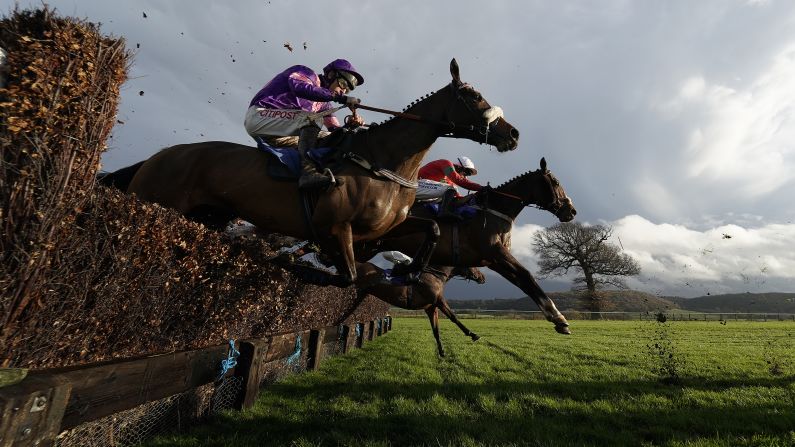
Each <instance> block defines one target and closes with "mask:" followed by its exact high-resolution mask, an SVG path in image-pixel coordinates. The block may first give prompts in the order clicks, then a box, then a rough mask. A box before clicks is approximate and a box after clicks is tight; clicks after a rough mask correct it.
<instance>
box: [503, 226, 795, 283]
mask: <svg viewBox="0 0 795 447" xmlns="http://www.w3.org/2000/svg"><path fill="white" fill-rule="evenodd" d="M607 225H610V226H612V227H613V238H612V241H611V242H612V243H614V244H616V245H620V246H621V247H623V249H624V252H625V253H627V254H629V255H630V256H632V257H633V258H634V259H635V260H637V261H638V262H639V263H640V265H641V274H640V275H639V276H638V277H635V278H629V281H628V283H629V286H630V287H631V288H633V289H636V290H643V291H646V292H649V293H655V294H660V295H681V296H697V295H705V294H708V293H712V294H716V293H732V292H747V291H750V292H763V291H795V251H793V250H792V248H793V247H795V224H770V225H764V226H760V227H754V228H746V227H741V226H738V225H723V226H719V227H714V228H710V229H707V230H703V231H697V230H693V229H690V228H687V227H685V226H683V225H672V224H667V223H654V222H651V221H649V220H647V219H645V218H643V217H641V216H637V215H632V216H626V217H624V218H622V219H618V220H616V221H614V222H610V223H607ZM541 229H542V227H539V226H537V225H524V226H520V227H518V228H515V229H514V244H513V249H512V251H513V253H514V255H515V256H516V257H517V258H518V259H519V260H520V261H521V262H523V263H525V265H526V266H528V267H529V266H534V267H535V266H536V265H537V257H536V255H535V253H534V252H533V251H532V249H531V248H530V247H531V245H532V238H533V235H534V234H535V232H537V231H540V230H541ZM531 270H532V269H531ZM571 278H573V275H571V276H569V277H568V279H569V280H570V279H571Z"/></svg>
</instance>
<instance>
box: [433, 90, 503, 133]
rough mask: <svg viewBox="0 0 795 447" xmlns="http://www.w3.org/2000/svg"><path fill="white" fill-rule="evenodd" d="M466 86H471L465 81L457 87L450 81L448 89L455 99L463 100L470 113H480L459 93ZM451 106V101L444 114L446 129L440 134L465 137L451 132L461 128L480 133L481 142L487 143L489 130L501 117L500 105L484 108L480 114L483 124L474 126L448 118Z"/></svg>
mask: <svg viewBox="0 0 795 447" xmlns="http://www.w3.org/2000/svg"><path fill="white" fill-rule="evenodd" d="M467 87H469V88H471V87H470V85H469V84H465V83H462V84H461V85H459V86H457V87H456V85H455V84H454V83H452V82H451V83H450V90H451V91H452V92H453V96H454V97H455V99H456V100H459V101H461V102H463V103H464V107H466V109H467V110H468V111H469V112H470V113H472V114H473V115H477V114H478V113H480V111H479V110H476V109H474V108H472V106H471V105H470V104H469V103H468V102H467V100H466V98H464V95H462V94H461V89H464V88H467ZM452 108H453V103H451V104H450V107H448V109H447V112H446V116H448V122H447V124H446V127H447V130H446V132H445V134H443V135H442V136H443V137H448V138H466V137H459V136H457V135H454V134H453V132H455V131H456V130H463V131H469V132H472V133H474V134H476V135H482V136H483V141H482V143H486V144H488V141H489V131H490V130H491V129H492V127H493V126H496V124H497V121H498V120H499V119H501V118H503V112H502V108H501V107H489V108H488V109H486V110H484V111H483V112H482V114H481V116H482V117H483V119H484V120H485V123H484V124H483V125H480V126H476V125H474V124H470V125H468V126H462V125H460V124H455V123H454V122H453V121H452V120H451V119H449V116H450V111H451V110H452ZM475 141H477V140H475ZM479 143H480V141H479Z"/></svg>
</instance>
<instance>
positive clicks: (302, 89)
mask: <svg viewBox="0 0 795 447" xmlns="http://www.w3.org/2000/svg"><path fill="white" fill-rule="evenodd" d="M287 84H288V85H289V86H290V90H292V92H293V93H294V94H295V96H297V97H299V98H303V99H309V100H311V101H320V102H329V101H333V100H334V94H333V93H331V90H329V89H326V88H323V87H319V86H317V85H313V84H312V83H311V82H307V81H306V80H304V79H303V78H302V77H301V76H296V73H294V74H293V75H291V76H290V77H289V78H288V79H287Z"/></svg>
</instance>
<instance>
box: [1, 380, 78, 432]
mask: <svg viewBox="0 0 795 447" xmlns="http://www.w3.org/2000/svg"><path fill="white" fill-rule="evenodd" d="M71 391H72V386H71V383H70V382H69V381H68V380H66V379H65V378H63V377H61V376H59V375H57V374H56V375H42V376H36V375H35V374H31V375H29V376H28V377H26V378H25V379H23V380H22V381H21V382H19V383H17V384H15V385H10V386H6V387H3V388H0V446H2V447H10V446H12V445H13V446H49V445H52V444H53V443H54V442H55V437H56V436H58V433H60V432H61V421H62V420H63V415H64V413H65V411H66V405H67V404H68V403H69V395H70V393H71Z"/></svg>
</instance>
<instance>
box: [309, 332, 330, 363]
mask: <svg viewBox="0 0 795 447" xmlns="http://www.w3.org/2000/svg"><path fill="white" fill-rule="evenodd" d="M325 335H326V331H325V330H324V329H312V330H311V331H310V332H309V347H308V350H307V358H306V369H308V370H310V371H314V370H316V369H317V368H318V367H319V366H320V352H321V350H322V349H323V338H324V337H325Z"/></svg>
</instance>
